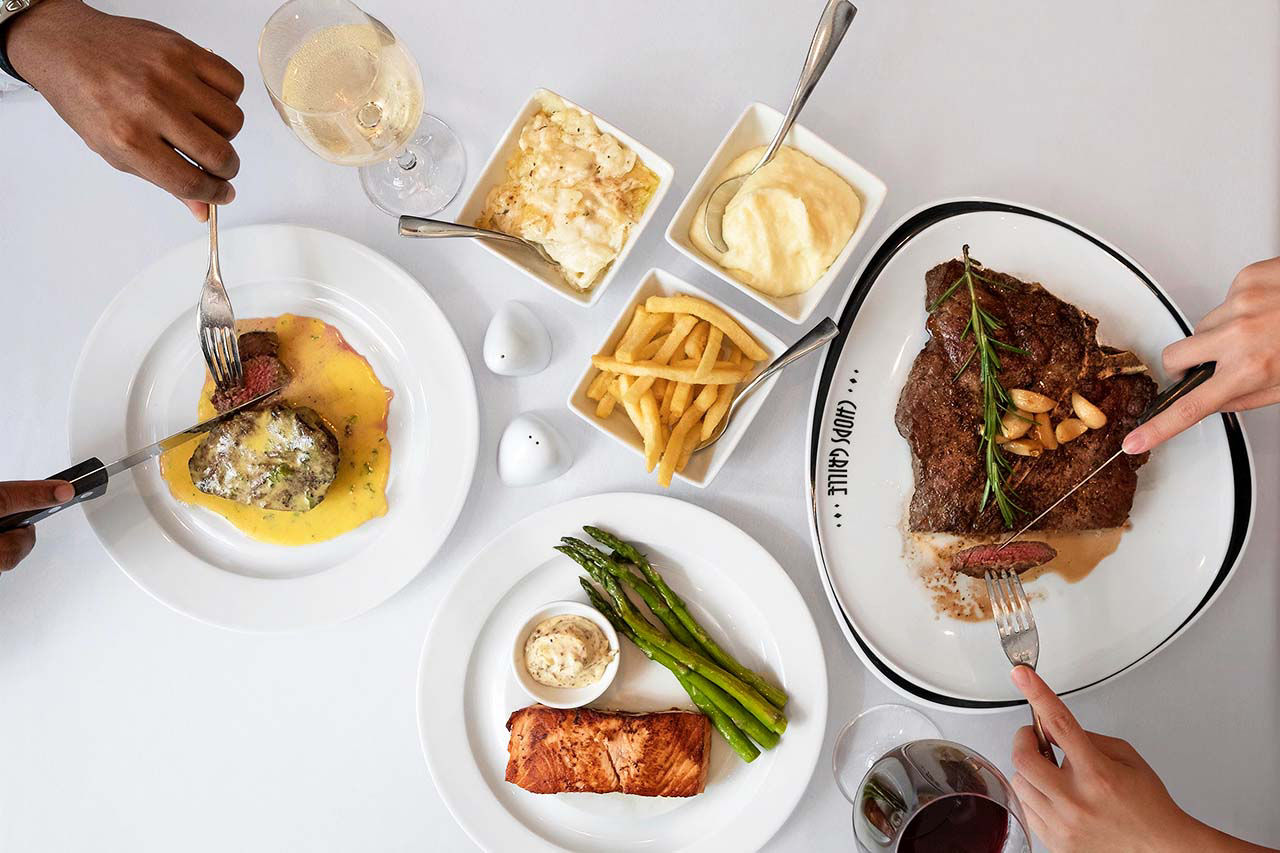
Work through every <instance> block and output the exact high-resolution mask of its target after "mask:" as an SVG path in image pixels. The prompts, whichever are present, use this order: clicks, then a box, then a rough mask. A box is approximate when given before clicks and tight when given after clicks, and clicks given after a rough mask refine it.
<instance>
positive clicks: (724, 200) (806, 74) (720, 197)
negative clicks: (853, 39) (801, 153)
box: [705, 0, 858, 252]
mask: <svg viewBox="0 0 1280 853" xmlns="http://www.w3.org/2000/svg"><path fill="white" fill-rule="evenodd" d="M856 14H858V10H857V8H856V7H855V6H854V5H853V4H852V3H850V2H849V0H827V8H826V9H824V10H823V11H822V18H821V19H820V20H819V21H818V29H817V30H816V31H815V32H814V34H813V41H812V42H810V43H809V55H808V56H807V57H806V58H805V61H804V68H803V69H802V70H801V71H800V79H799V80H798V81H796V91H795V93H794V94H793V95H792V96H791V106H790V107H789V108H788V109H787V116H786V118H784V119H783V120H782V125H781V126H780V127H779V128H778V132H777V133H776V134H774V136H773V141H772V142H770V143H769V147H768V148H767V149H766V150H765V152H764V156H763V157H761V158H760V162H759V163H756V165H755V166H754V167H753V168H752V169H751V171H750V172H747V174H745V175H739V176H738V177H736V178H730V179H729V180H727V181H725V182H724V183H722V184H720V185H719V186H718V187H716V188H715V189H714V190H712V191H711V194H710V195H708V196H707V215H706V221H705V226H706V231H707V239H708V240H710V241H711V245H713V246H715V247H716V250H717V251H721V252H727V251H729V246H728V244H726V243H725V241H724V211H725V208H727V207H728V206H729V202H731V201H733V197H734V196H735V195H737V194H738V190H740V189H742V185H743V184H744V183H746V180H747V178H749V177H751V176H752V175H754V174H755V173H756V172H758V171H760V170H761V169H762V168H764V167H765V165H766V164H768V162H769V161H770V160H772V159H773V157H774V155H775V154H777V153H778V149H779V148H781V147H782V140H783V139H785V138H786V136H787V134H788V133H789V132H790V131H791V125H793V124H795V123H796V116H798V115H800V110H801V109H803V108H804V104H805V101H807V100H809V95H811V94H812V93H813V89H814V87H815V86H817V85H818V80H819V79H820V78H821V77H822V72H824V71H826V70H827V65H828V64H829V63H830V62H831V57H833V56H835V54H836V48H837V47H839V46H840V42H841V40H842V39H843V38H844V34H845V32H846V31H847V30H848V29H849V24H851V23H853V16H854V15H856Z"/></svg>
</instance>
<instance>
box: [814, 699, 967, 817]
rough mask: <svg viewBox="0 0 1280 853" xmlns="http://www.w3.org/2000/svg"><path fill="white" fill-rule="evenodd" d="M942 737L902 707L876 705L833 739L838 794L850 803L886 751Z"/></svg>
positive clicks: (920, 716) (919, 716)
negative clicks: (834, 741) (914, 741)
mask: <svg viewBox="0 0 1280 853" xmlns="http://www.w3.org/2000/svg"><path fill="white" fill-rule="evenodd" d="M940 737H942V733H941V732H940V731H939V730H938V727H937V726H936V725H934V724H933V721H932V720H930V719H929V718H928V717H926V716H925V715H924V714H922V713H920V712H919V711H917V710H916V709H915V708H909V707H907V706H906V705H876V706H874V707H871V708H868V709H867V710H865V711H863V712H862V713H861V714H859V715H858V716H856V717H854V718H853V719H852V720H850V721H849V722H848V723H847V724H846V725H845V727H844V728H843V729H841V730H840V733H839V734H838V735H836V744H835V748H834V749H833V750H832V751H831V772H832V773H834V774H835V777H836V785H837V786H838V787H839V788H840V793H842V794H844V798H845V799H846V800H848V801H849V802H851V803H852V802H854V799H855V792H856V791H857V790H858V786H859V785H861V784H862V779H863V777H864V776H866V775H867V771H868V770H870V769H871V766H872V765H873V764H875V763H876V761H878V760H879V759H880V757H881V756H882V755H884V754H885V753H886V752H888V751H889V750H891V749H893V748H894V747H896V746H901V745H902V744H904V743H907V742H908V741H913V740H929V739H934V738H940Z"/></svg>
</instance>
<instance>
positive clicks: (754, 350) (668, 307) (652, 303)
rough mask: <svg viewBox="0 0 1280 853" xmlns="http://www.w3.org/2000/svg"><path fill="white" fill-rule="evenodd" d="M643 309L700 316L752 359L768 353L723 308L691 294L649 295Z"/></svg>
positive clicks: (652, 312) (760, 358) (762, 357)
mask: <svg viewBox="0 0 1280 853" xmlns="http://www.w3.org/2000/svg"><path fill="white" fill-rule="evenodd" d="M644 307H645V310H646V311H648V312H649V313H651V314H657V313H659V312H666V313H668V314H692V315H693V316H695V317H701V318H702V319H703V320H706V321H707V322H708V323H710V324H711V325H713V326H715V327H716V328H718V329H720V331H722V332H724V335H725V337H727V338H728V339H729V340H731V341H733V342H734V343H735V344H736V345H737V347H738V349H740V350H742V351H743V352H744V353H746V354H747V358H749V359H751V360H752V361H764V360H765V358H767V357H768V355H769V354H768V353H766V352H765V351H764V347H762V346H760V344H758V343H757V342H756V339H755V338H753V337H751V335H749V334H747V330H746V329H744V328H742V326H740V325H738V322H737V321H736V320H734V319H733V318H732V317H730V316H729V315H728V313H726V312H725V310H724V309H723V308H720V307H719V306H716V305H712V304H711V303H710V302H705V301H703V300H701V299H697V298H695V297H692V296H683V295H681V296H650V297H649V298H648V299H646V300H645V303H644Z"/></svg>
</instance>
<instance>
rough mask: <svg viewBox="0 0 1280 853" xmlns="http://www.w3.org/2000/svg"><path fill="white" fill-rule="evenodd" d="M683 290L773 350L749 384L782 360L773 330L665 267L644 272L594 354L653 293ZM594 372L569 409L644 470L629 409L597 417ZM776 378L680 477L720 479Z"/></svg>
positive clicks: (608, 348) (607, 347)
mask: <svg viewBox="0 0 1280 853" xmlns="http://www.w3.org/2000/svg"><path fill="white" fill-rule="evenodd" d="M678 293H684V294H688V295H689V296H696V297H698V298H699V299H705V300H706V301H708V302H710V303H712V304H713V305H719V306H720V307H721V308H723V309H724V310H725V312H726V313H727V314H728V315H729V316H730V317H732V318H733V319H734V320H737V321H738V323H739V324H741V326H742V328H744V329H746V330H747V331H748V332H750V333H751V336H752V337H754V338H755V339H756V341H758V342H759V344H760V346H762V347H764V349H765V351H766V352H767V353H768V358H767V359H766V360H765V361H763V362H760V363H759V364H757V365H756V366H755V369H754V370H752V371H751V373H750V375H748V376H747V378H746V379H744V380H743V384H744V385H745V384H746V383H747V382H750V381H751V380H752V379H754V378H755V377H756V375H757V374H759V373H760V371H761V370H763V369H764V368H766V367H768V365H769V362H771V361H772V360H773V359H775V358H777V357H778V355H779V354H780V353H781V352H782V350H783V349H784V348H785V347H784V346H783V343H782V341H781V340H779V339H778V338H777V337H776V336H775V335H772V334H770V333H769V331H768V330H767V329H765V328H764V327H763V326H761V325H760V324H759V323H754V322H752V321H751V320H749V319H747V318H746V317H744V316H743V315H742V314H740V313H738V312H737V311H734V310H733V309H731V308H729V307H727V306H725V305H724V304H722V303H721V302H719V301H718V300H716V299H715V298H714V297H712V296H711V295H710V294H708V293H707V292H706V291H703V290H701V289H699V288H697V287H694V286H693V285H692V284H689V282H687V281H684V280H683V279H680V278H677V277H676V276H674V275H672V274H671V273H669V272H667V271H666V270H660V269H657V268H654V269H651V270H649V271H648V272H647V273H645V275H644V278H642V279H640V284H639V285H638V286H637V287H636V289H635V291H633V292H632V294H631V298H630V299H629V300H627V303H626V305H625V306H623V309H622V313H621V314H619V315H618V319H617V320H616V321H615V322H614V324H613V329H612V330H611V331H610V332H609V336H608V337H607V338H605V339H604V341H603V342H602V343H601V344H600V346H599V348H597V349H596V350H595V352H596V353H602V352H603V353H610V352H613V351H614V350H615V349H616V348H617V346H618V341H620V340H621V339H622V335H623V334H624V333H625V332H626V330H627V326H629V325H630V324H631V318H632V316H633V315H634V313H635V306H636V305H638V304H640V303H642V302H644V301H645V300H646V299H648V298H649V297H650V296H674V295H676V294H678ZM595 375H596V369H595V368H594V367H592V366H591V364H590V361H589V360H588V363H587V370H586V371H585V372H584V373H583V375H582V379H581V381H579V382H578V385H577V387H576V388H574V389H573V393H571V394H570V395H569V408H570V409H571V410H572V411H573V412H574V413H575V414H577V416H578V417H580V418H582V419H583V420H584V421H586V422H587V423H589V424H591V425H592V426H593V427H595V428H596V429H598V430H600V431H601V432H603V433H606V434H608V435H611V436H613V438H614V439H616V440H617V441H618V443H620V444H623V445H625V446H626V447H629V448H630V449H631V452H632V453H634V454H635V455H636V459H637V461H636V464H637V466H639V467H640V468H641V469H643V467H644V439H642V438H641V437H640V433H638V432H637V431H636V428H635V427H634V426H633V425H632V423H631V419H630V418H629V417H627V413H626V411H624V410H623V408H622V407H621V406H616V407H615V408H614V410H613V414H611V415H610V416H609V417H608V418H607V419H605V420H600V419H599V418H597V417H596V401H595V400H592V399H590V398H589V397H588V396H587V387H588V386H589V385H590V384H591V381H592V380H593V379H595ZM777 381H778V377H777V376H773V377H770V378H769V379H768V380H766V381H765V382H764V383H763V384H762V385H761V386H760V387H759V388H757V389H756V390H755V391H753V392H752V394H751V396H750V397H748V398H747V399H746V400H744V401H743V402H742V406H741V408H740V409H739V410H738V411H737V412H736V413H734V416H733V419H732V420H731V421H729V426H728V427H726V428H725V431H724V435H723V436H721V437H720V440H719V441H717V442H716V443H715V444H713V445H712V446H711V447H709V448H707V449H706V450H704V451H702V452H701V453H695V454H694V455H693V457H692V458H691V459H690V460H689V464H688V465H686V466H685V469H684V470H683V471H677V472H676V474H675V476H676V477H679V478H680V479H682V480H684V481H685V482H687V483H692V484H693V485H695V486H697V487H699V488H703V487H705V486H706V485H707V484H708V483H710V482H711V481H712V480H713V479H715V476H716V474H718V473H719V472H720V469H721V468H722V467H723V466H724V463H725V461H726V460H727V459H728V458H729V454H731V453H733V449H734V448H735V447H737V446H738V442H739V441H741V440H742V436H743V434H744V433H746V431H747V428H748V427H749V426H750V425H751V421H752V420H753V419H754V418H755V416H756V413H757V412H759V411H760V407H761V406H763V405H764V401H765V398H766V397H768V396H769V392H770V391H772V390H773V384H774V383H775V382H777ZM655 476H656V474H655Z"/></svg>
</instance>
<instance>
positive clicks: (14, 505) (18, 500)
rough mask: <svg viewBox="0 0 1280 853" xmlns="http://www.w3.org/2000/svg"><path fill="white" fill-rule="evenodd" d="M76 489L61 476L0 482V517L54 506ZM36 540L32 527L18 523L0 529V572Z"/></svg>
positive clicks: (8, 566)
mask: <svg viewBox="0 0 1280 853" xmlns="http://www.w3.org/2000/svg"><path fill="white" fill-rule="evenodd" d="M75 493H76V490H75V489H74V488H72V486H71V484H70V483H68V482H66V481H64V480H20V481H17V482H12V483H0V518H4V517H5V516H6V515H13V514H14V513H17V512H28V511H29V510H33V509H44V508H45V507H50V506H57V505H58V504H62V503H66V502H67V501H69V500H71V498H72V497H74V496H75ZM35 544H36V529H35V527H34V526H31V527H19V528H18V529H17V530H10V531H9V532H8V533H0V572H7V571H9V570H10V569H12V568H13V567H14V566H16V565H18V563H21V562H22V561H23V559H24V558H26V556H27V555H28V554H30V553H31V549H32V548H34V547H35Z"/></svg>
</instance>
